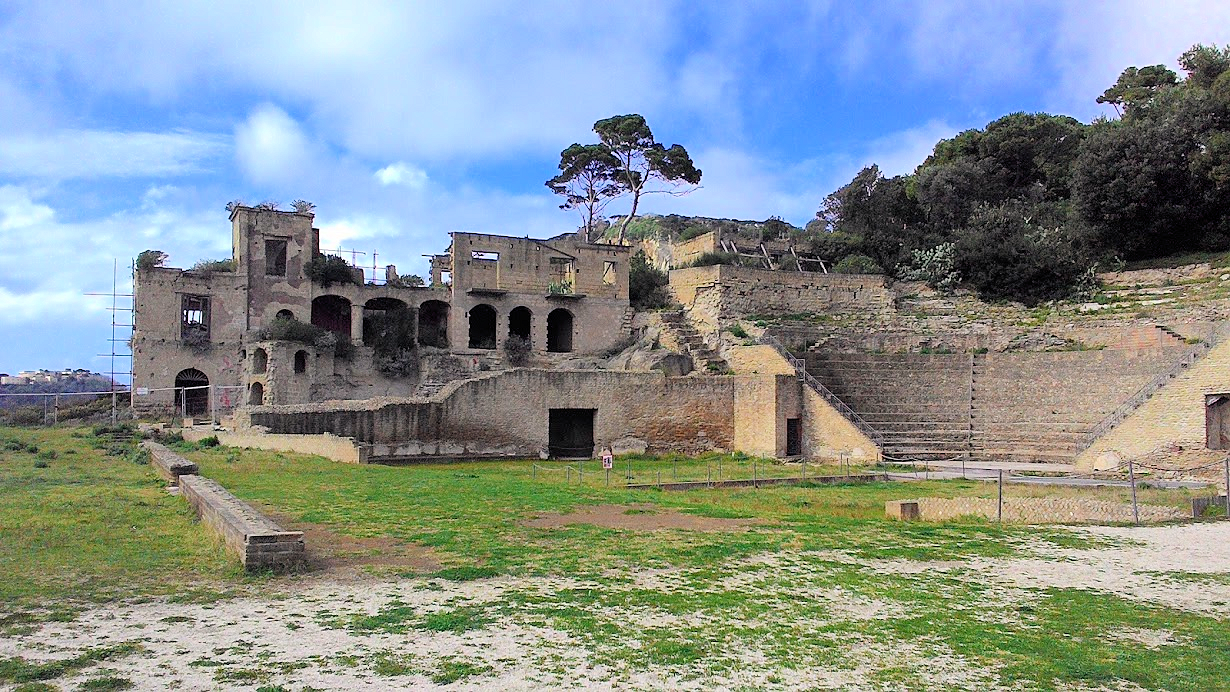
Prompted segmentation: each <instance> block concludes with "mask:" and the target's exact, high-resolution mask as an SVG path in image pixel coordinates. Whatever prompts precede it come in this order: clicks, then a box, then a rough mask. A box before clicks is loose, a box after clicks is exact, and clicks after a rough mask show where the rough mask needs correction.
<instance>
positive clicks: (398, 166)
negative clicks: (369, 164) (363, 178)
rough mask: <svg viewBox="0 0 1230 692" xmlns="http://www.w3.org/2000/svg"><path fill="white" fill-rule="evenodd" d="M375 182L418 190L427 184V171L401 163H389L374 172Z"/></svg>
mask: <svg viewBox="0 0 1230 692" xmlns="http://www.w3.org/2000/svg"><path fill="white" fill-rule="evenodd" d="M375 177H376V180H377V181H378V182H379V183H380V184H381V185H385V186H388V185H404V186H405V187H408V188H411V189H415V190H419V189H422V187H423V186H424V185H425V184H427V171H424V170H423V169H421V168H416V167H414V166H411V165H409V164H407V163H405V162H403V161H398V162H397V163H391V164H389V165H387V166H385V167H384V168H381V169H380V170H378V171H376V173H375Z"/></svg>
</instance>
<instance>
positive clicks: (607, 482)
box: [606, 469, 611, 488]
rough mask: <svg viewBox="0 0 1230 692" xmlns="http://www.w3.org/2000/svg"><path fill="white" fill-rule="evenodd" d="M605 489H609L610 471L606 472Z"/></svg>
mask: <svg viewBox="0 0 1230 692" xmlns="http://www.w3.org/2000/svg"><path fill="white" fill-rule="evenodd" d="M606 487H608V488H609V487H611V470H610V469H607V470H606Z"/></svg>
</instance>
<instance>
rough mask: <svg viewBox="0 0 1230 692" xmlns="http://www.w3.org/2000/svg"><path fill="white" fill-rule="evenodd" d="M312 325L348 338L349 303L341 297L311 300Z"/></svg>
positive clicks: (321, 297) (322, 297) (323, 297)
mask: <svg viewBox="0 0 1230 692" xmlns="http://www.w3.org/2000/svg"><path fill="white" fill-rule="evenodd" d="M312 324H314V325H316V326H317V327H321V328H322V329H328V330H329V331H331V332H333V333H334V334H337V335H338V336H341V337H346V338H350V301H349V300H346V299H345V298H343V297H341V296H320V297H319V298H314V299H313V300H312Z"/></svg>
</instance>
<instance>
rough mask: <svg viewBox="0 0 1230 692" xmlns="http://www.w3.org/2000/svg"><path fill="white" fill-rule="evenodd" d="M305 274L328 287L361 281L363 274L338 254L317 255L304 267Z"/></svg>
mask: <svg viewBox="0 0 1230 692" xmlns="http://www.w3.org/2000/svg"><path fill="white" fill-rule="evenodd" d="M304 274H306V275H307V278H308V279H310V280H311V281H312V282H314V283H318V284H320V285H321V286H324V287H326V288H328V287H329V286H332V285H333V284H357V283H361V282H362V279H361V274H360V273H359V272H357V271H355V268H354V267H352V266H350V263H349V262H347V261H346V260H344V259H342V258H341V257H338V256H337V255H316V256H315V257H313V258H312V259H311V260H310V261H308V263H307V266H306V267H305V268H304Z"/></svg>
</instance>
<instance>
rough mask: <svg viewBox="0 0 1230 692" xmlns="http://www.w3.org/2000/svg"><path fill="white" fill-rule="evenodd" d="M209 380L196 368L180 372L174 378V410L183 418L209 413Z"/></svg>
mask: <svg viewBox="0 0 1230 692" xmlns="http://www.w3.org/2000/svg"><path fill="white" fill-rule="evenodd" d="M208 387H209V378H208V377H206V375H205V373H203V372H201V371H200V370H197V369H196V368H188V369H186V370H180V371H179V374H178V375H176V376H175V408H176V409H178V410H179V411H180V412H181V413H182V414H183V415H184V417H185V418H188V417H191V416H199V415H201V414H202V413H208V412H209V389H208Z"/></svg>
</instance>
